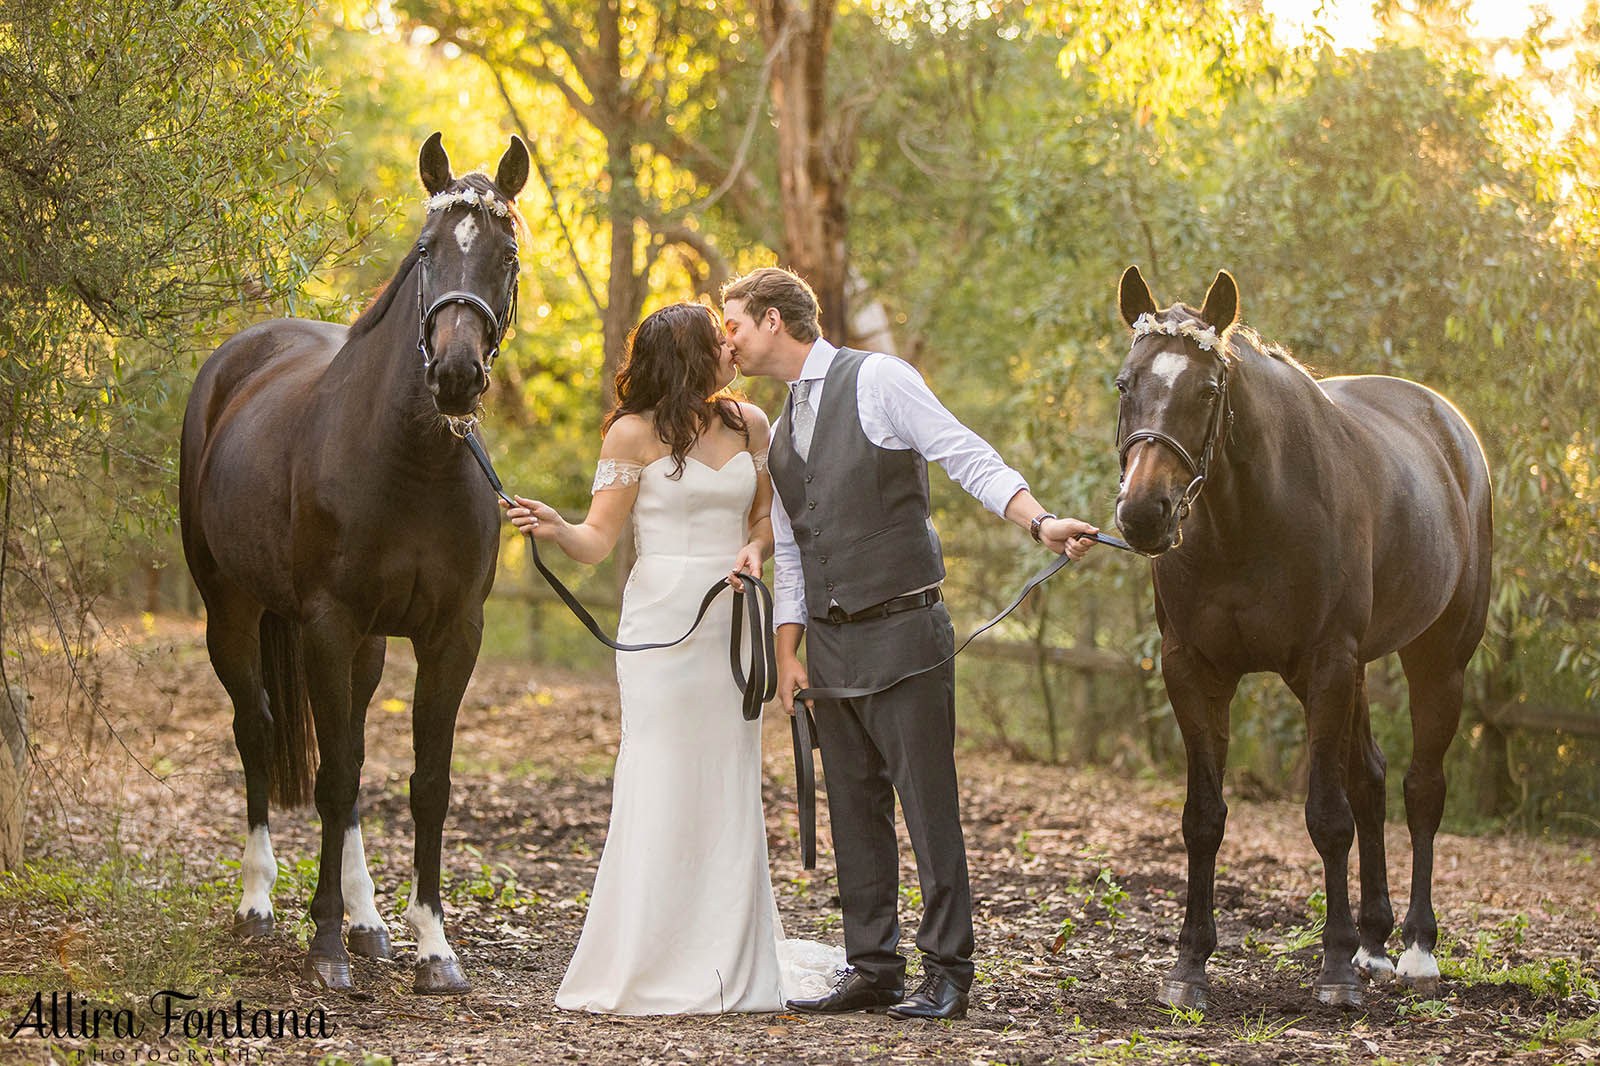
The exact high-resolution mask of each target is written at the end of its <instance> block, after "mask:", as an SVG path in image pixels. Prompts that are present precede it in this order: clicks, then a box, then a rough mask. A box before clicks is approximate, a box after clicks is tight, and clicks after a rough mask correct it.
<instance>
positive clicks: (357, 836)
mask: <svg viewBox="0 0 1600 1066" xmlns="http://www.w3.org/2000/svg"><path fill="white" fill-rule="evenodd" d="M384 646H385V640H384V638H383V637H381V636H376V637H368V638H367V639H366V640H365V641H363V642H362V644H361V647H360V648H359V649H358V650H357V651H356V656H355V661H354V662H353V663H352V664H351V668H350V721H351V736H350V741H351V748H352V751H353V757H354V760H355V764H356V773H357V775H358V777H359V775H360V772H361V767H362V766H364V765H365V764H366V754H367V745H366V721H367V705H368V704H369V703H371V702H372V694H373V693H374V692H376V691H377V689H378V682H379V681H380V680H381V679H382V678H383V653H384ZM340 884H341V887H342V888H343V890H344V909H345V914H346V916H347V917H349V919H350V929H349V932H348V933H347V934H346V936H345V945H346V946H347V947H348V948H349V950H350V952H351V954H354V955H362V956H365V957H366V958H369V959H392V958H393V957H394V949H393V947H392V946H391V945H390V943H389V928H388V926H387V925H386V924H385V923H384V920H383V915H382V914H381V913H379V911H378V904H377V898H376V892H375V889H374V886H373V884H372V874H371V873H370V872H369V871H368V870H367V856H366V847H365V844H364V842H363V841H362V839H361V812H360V811H359V810H356V809H352V810H351V812H350V830H349V832H348V833H346V834H345V838H344V876H343V878H342V879H341V882H340Z"/></svg>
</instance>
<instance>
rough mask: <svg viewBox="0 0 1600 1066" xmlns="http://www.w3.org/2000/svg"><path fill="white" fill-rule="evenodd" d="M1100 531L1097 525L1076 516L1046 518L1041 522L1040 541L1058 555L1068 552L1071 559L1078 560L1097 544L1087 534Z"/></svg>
mask: <svg viewBox="0 0 1600 1066" xmlns="http://www.w3.org/2000/svg"><path fill="white" fill-rule="evenodd" d="M1098 532H1100V530H1099V529H1098V528H1097V527H1095V526H1091V525H1090V524H1089V523H1087V522H1080V521H1078V520H1077V519H1076V518H1046V519H1045V520H1044V521H1043V522H1041V523H1039V543H1041V544H1043V545H1044V546H1045V547H1046V548H1049V549H1050V550H1051V551H1053V552H1055V553H1056V554H1057V555H1060V554H1061V553H1062V552H1066V553H1067V557H1068V558H1069V559H1071V560H1072V561H1073V562H1077V561H1078V560H1079V559H1082V558H1083V557H1084V556H1085V555H1088V554H1089V549H1090V548H1092V547H1094V544H1095V542H1094V541H1092V540H1090V539H1089V538H1088V537H1087V536H1085V534H1087V533H1098Z"/></svg>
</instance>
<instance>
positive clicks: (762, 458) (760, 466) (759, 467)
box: [750, 452, 767, 474]
mask: <svg viewBox="0 0 1600 1066" xmlns="http://www.w3.org/2000/svg"><path fill="white" fill-rule="evenodd" d="M750 458H752V459H754V460H755V463H756V473H758V474H759V473H761V472H762V471H763V470H765V469H766V468H767V453H766V452H751V453H750Z"/></svg>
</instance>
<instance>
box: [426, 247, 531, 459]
mask: <svg viewBox="0 0 1600 1066" xmlns="http://www.w3.org/2000/svg"><path fill="white" fill-rule="evenodd" d="M417 267H418V269H419V270H420V271H421V274H420V275H419V277H418V279H417V319H418V323H419V326H420V329H419V333H418V336H417V352H418V353H419V354H421V356H422V373H423V375H424V376H426V375H427V373H428V372H429V371H430V370H432V369H433V364H434V363H436V362H437V361H438V357H437V356H435V355H434V354H433V348H432V346H431V345H430V344H429V337H430V336H431V335H432V333H433V321H434V319H436V318H438V317H439V313H440V312H441V311H443V310H444V309H445V308H447V307H449V306H451V305H452V304H462V305H463V306H466V307H470V308H472V309H473V310H474V311H476V312H478V314H479V315H480V316H481V317H482V318H483V320H484V321H485V322H487V323H488V324H489V331H490V333H491V334H493V336H494V347H493V348H491V349H490V351H489V354H488V356H487V357H486V358H485V359H484V361H483V363H482V364H481V365H480V372H481V373H482V374H483V388H482V389H480V390H479V393H478V394H479V396H480V397H481V396H482V394H483V393H484V392H486V391H487V390H488V388H489V373H490V371H491V370H493V369H494V361H495V360H496V359H497V358H499V356H500V342H501V341H503V340H505V337H506V331H507V330H509V329H510V328H511V323H513V322H515V321H516V319H517V276H518V274H519V273H520V272H521V264H520V263H519V262H518V261H517V260H516V259H514V258H513V260H512V262H511V279H510V281H509V282H508V284H507V286H506V289H507V292H506V306H505V311H504V312H503V313H496V311H495V309H494V308H492V307H490V306H489V302H488V301H487V300H485V299H484V298H483V297H481V296H479V295H478V294H477V293H475V292H468V291H467V290H465V289H451V290H450V291H449V292H445V293H441V294H440V295H439V296H438V297H437V298H435V299H434V301H433V302H432V303H431V304H430V303H427V302H426V295H425V294H426V292H427V289H428V257H427V256H426V255H423V256H421V257H420V258H419V259H418V260H417ZM482 417H483V403H482V400H481V399H480V400H479V403H478V407H477V409H476V410H474V411H473V412H472V414H470V415H445V416H444V419H445V421H446V422H447V423H448V424H449V426H450V432H452V433H454V434H455V435H456V436H458V437H462V438H465V437H466V436H467V435H468V434H470V433H471V432H472V430H473V429H474V428H475V427H476V426H477V424H478V422H479V420H480V419H482Z"/></svg>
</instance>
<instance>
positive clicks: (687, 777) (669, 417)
mask: <svg viewBox="0 0 1600 1066" xmlns="http://www.w3.org/2000/svg"><path fill="white" fill-rule="evenodd" d="M734 375H735V368H734V364H733V357H732V354H731V353H730V351H729V348H728V345H727V343H726V341H725V340H724V338H723V335H722V330H721V328H720V327H719V325H718V323H717V321H716V319H715V317H713V315H712V313H711V312H710V311H709V310H708V309H707V308H705V307H703V306H701V305H699V304H690V303H680V304H674V305H672V306H669V307H664V308H662V309H660V310H658V311H655V312H654V313H652V314H650V315H649V316H647V317H646V318H645V319H644V320H643V321H642V322H640V323H639V325H638V326H637V327H636V328H635V329H634V331H633V333H632V335H631V336H630V337H629V338H628V351H627V353H626V354H625V356H624V361H623V365H622V368H621V369H620V370H619V371H618V372H617V379H616V386H617V403H616V407H615V408H613V409H612V411H611V413H610V414H609V415H607V416H606V419H605V423H604V426H603V431H604V433H605V441H604V444H603V445H602V446H601V449H600V461H599V464H598V466H597V469H596V472H595V479H594V499H593V501H592V502H591V504H590V506H589V514H588V516H587V517H586V518H585V519H584V520H583V522H581V523H571V522H568V521H566V520H565V519H564V518H562V517H561V515H560V514H558V513H557V512H556V511H555V510H554V509H553V508H551V507H549V506H547V505H545V504H543V503H539V502H538V501H535V500H526V499H523V498H522V497H520V496H519V497H517V498H516V501H517V504H518V506H516V507H511V508H509V509H508V510H507V517H509V518H510V519H511V521H512V523H513V524H514V525H516V527H517V528H518V529H519V530H521V531H523V532H528V533H532V534H533V535H534V536H535V537H538V538H539V539H540V540H543V541H549V542H553V543H555V544H556V546H557V547H559V548H560V549H561V550H562V551H563V552H565V553H566V554H567V555H569V556H571V557H572V558H573V559H575V560H577V561H578V562H581V563H588V564H591V565H592V564H594V563H598V562H599V561H600V560H602V559H604V558H605V557H606V556H607V555H609V554H610V552H611V549H612V547H613V546H614V545H615V544H616V541H617V537H618V535H619V533H620V531H621V529H622V526H623V523H624V521H625V520H626V519H627V517H628V514H629V513H630V512H632V514H633V517H634V539H635V544H636V547H637V549H638V561H637V562H636V563H635V564H634V567H633V572H632V573H630V574H629V575H628V582H627V585H626V587H625V588H624V590H623V597H622V620H621V624H620V626H619V630H618V634H617V637H618V639H619V640H620V641H622V642H623V643H645V642H650V641H659V640H668V639H671V638H672V637H673V636H676V635H677V634H679V633H682V632H683V631H684V629H686V628H687V627H688V625H689V623H690V622H691V621H692V620H693V618H694V611H695V609H696V608H697V607H698V606H699V602H700V598H701V596H702V594H703V593H704V592H705V590H706V588H707V586H708V585H710V584H711V583H712V582H714V581H715V580H716V579H717V578H718V577H730V574H729V566H728V562H729V560H730V559H731V560H732V561H733V566H732V570H733V572H743V573H747V574H753V575H757V576H759V575H760V573H761V567H762V564H763V563H764V562H765V560H766V558H767V557H768V556H769V555H770V554H771V553H772V524H771V520H770V518H769V516H768V509H769V507H770V506H771V503H772V482H771V480H770V479H769V478H768V476H767V472H766V452H767V444H768V434H769V426H768V423H767V418H766V416H765V415H764V414H763V413H762V412H761V410H760V409H759V408H757V407H755V406H753V405H751V404H747V403H740V402H739V401H738V400H735V399H734V398H733V397H732V396H730V395H728V394H727V392H726V391H725V390H726V389H727V386H728V385H729V384H730V383H731V382H732V381H733V378H734ZM730 580H731V577H730ZM730 624H731V619H730V617H729V615H728V613H727V612H726V611H720V610H714V611H712V612H711V613H710V614H709V615H708V616H707V618H706V621H705V623H704V624H702V625H701V627H700V629H698V630H697V631H696V632H695V633H694V635H693V636H691V637H690V638H689V639H688V640H686V641H684V642H683V643H682V644H679V645H677V646H676V647H672V648H663V649H659V650H655V651H644V652H619V653H618V654H617V687H618V689H619V691H620V693H621V697H622V743H621V746H620V748H619V749H618V751H617V765H616V772H615V776H614V784H613V788H612V796H611V826H610V829H609V830H608V832H607V835H606V844H605V851H604V852H603V854H602V855H601V857H600V869H599V871H598V872H597V873H596V874H595V882H594V891H593V893H592V894H591V896H590V900H589V912H588V914H587V916H586V917H585V919H584V923H583V934H582V936H581V937H580V938H579V940H578V948H577V952H576V953H575V954H574V955H573V958H572V962H571V963H570V964H569V965H568V967H567V973H566V977H565V978H564V979H563V980H562V982H561V989H560V991H559V992H557V993H556V1006H558V1007H561V1008H563V1009H567V1010H585V1011H594V1012H598V1013H605V1014H715V1013H721V1012H724V1011H775V1010H779V1009H780V1008H781V1007H782V1006H783V1003H784V1001H785V1000H786V999H792V998H794V997H795V996H796V995H797V994H805V991H809V990H811V989H813V988H819V987H820V988H823V989H825V988H826V982H827V980H828V978H829V976H830V975H831V973H832V971H833V970H835V969H837V968H838V967H841V966H842V965H843V952H842V951H840V950H839V949H833V948H825V947H823V946H822V945H819V944H814V943H810V942H805V941H786V940H784V938H783V929H782V926H781V924H780V922H779V919H778V912H777V907H776V905H775V903H774V900H773V894H772V880H771V876H770V873H769V871H768V868H767V833H766V821H765V818H764V817H763V814H762V809H761V723H760V722H759V721H757V722H747V721H745V720H744V718H743V716H742V715H741V713H740V701H739V693H738V690H737V689H735V688H734V685H733V680H732V678H731V677H730V675H729V671H728V660H727V654H728V653H727V646H728V636H729V633H728V628H729V625H730Z"/></svg>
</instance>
